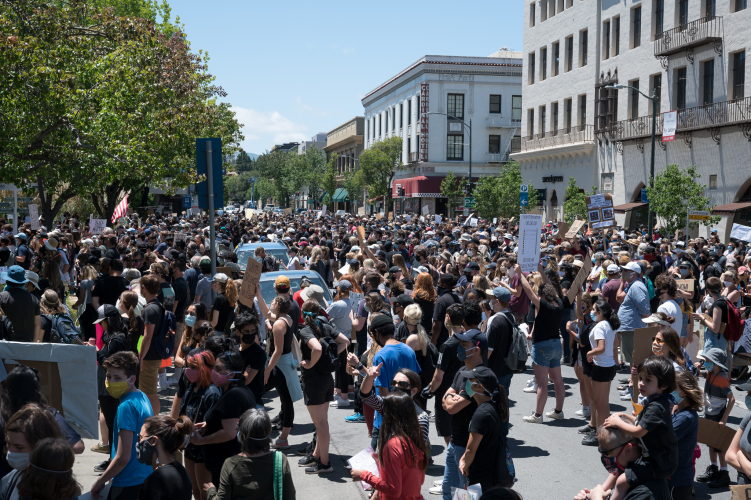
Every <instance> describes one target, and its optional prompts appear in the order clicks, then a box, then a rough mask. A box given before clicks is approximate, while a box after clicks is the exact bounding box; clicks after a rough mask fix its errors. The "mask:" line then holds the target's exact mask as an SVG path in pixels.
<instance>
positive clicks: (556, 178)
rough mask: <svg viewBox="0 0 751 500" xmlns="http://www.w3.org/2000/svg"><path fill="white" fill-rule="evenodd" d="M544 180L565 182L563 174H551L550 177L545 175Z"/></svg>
mask: <svg viewBox="0 0 751 500" xmlns="http://www.w3.org/2000/svg"><path fill="white" fill-rule="evenodd" d="M542 182H553V183H555V182H563V176H562V175H551V176H548V177H543V178H542Z"/></svg>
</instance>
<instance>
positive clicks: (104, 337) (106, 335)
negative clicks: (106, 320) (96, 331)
mask: <svg viewBox="0 0 751 500" xmlns="http://www.w3.org/2000/svg"><path fill="white" fill-rule="evenodd" d="M109 341H110V332H102V342H104V343H105V344H106V343H107V342H109Z"/></svg>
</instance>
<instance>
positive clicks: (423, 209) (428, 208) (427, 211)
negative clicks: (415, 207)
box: [422, 205, 430, 215]
mask: <svg viewBox="0 0 751 500" xmlns="http://www.w3.org/2000/svg"><path fill="white" fill-rule="evenodd" d="M429 213H430V207H429V206H427V205H423V206H422V214H423V215H428V214H429Z"/></svg>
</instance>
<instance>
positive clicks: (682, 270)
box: [680, 269, 688, 278]
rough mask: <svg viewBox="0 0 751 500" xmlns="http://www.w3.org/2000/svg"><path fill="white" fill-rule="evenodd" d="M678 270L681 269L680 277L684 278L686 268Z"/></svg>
mask: <svg viewBox="0 0 751 500" xmlns="http://www.w3.org/2000/svg"><path fill="white" fill-rule="evenodd" d="M680 271H681V277H682V278H685V277H686V276H688V269H681V270H680Z"/></svg>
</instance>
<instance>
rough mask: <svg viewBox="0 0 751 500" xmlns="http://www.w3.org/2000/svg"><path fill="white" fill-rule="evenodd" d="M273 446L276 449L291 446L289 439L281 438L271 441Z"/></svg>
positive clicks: (284, 448)
mask: <svg viewBox="0 0 751 500" xmlns="http://www.w3.org/2000/svg"><path fill="white" fill-rule="evenodd" d="M271 447H272V448H274V449H275V450H286V449H288V448H289V441H282V440H281V439H276V440H274V442H273V443H271Z"/></svg>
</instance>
